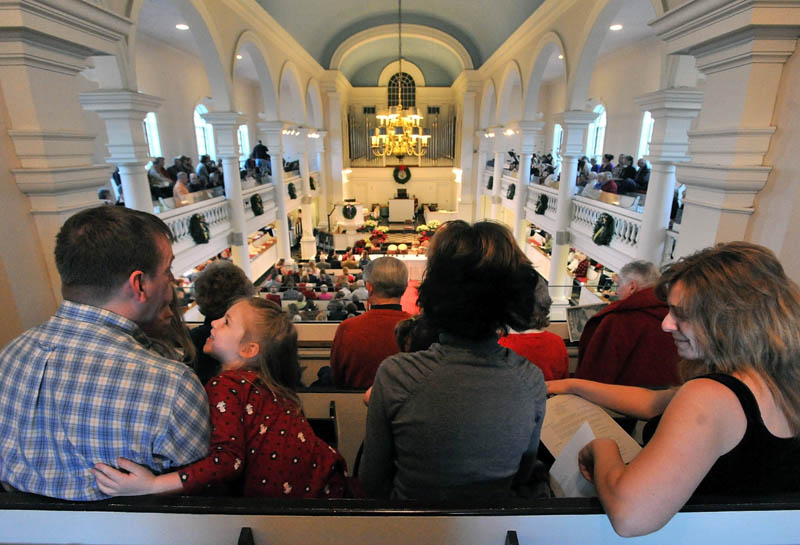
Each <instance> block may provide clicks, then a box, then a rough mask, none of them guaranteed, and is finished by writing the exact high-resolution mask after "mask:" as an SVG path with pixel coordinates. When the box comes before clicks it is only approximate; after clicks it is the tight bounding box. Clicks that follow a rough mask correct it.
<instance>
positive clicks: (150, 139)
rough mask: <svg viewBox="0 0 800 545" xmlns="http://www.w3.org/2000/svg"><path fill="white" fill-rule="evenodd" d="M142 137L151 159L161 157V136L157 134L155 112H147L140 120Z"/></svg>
mask: <svg viewBox="0 0 800 545" xmlns="http://www.w3.org/2000/svg"><path fill="white" fill-rule="evenodd" d="M142 128H143V129H144V139H145V141H146V142H147V151H148V153H149V154H150V158H151V159H155V158H156V157H161V138H160V136H159V134H158V121H157V120H156V113H155V112H147V115H146V116H145V117H144V121H142Z"/></svg>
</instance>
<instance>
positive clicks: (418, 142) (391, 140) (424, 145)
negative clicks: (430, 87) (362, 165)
mask: <svg viewBox="0 0 800 545" xmlns="http://www.w3.org/2000/svg"><path fill="white" fill-rule="evenodd" d="M402 2H403V0H397V60H398V69H397V105H396V106H391V107H390V108H389V109H388V110H381V111H380V112H378V114H377V115H376V116H375V117H376V118H377V119H378V123H379V125H378V127H376V128H375V134H374V135H373V136H372V139H371V140H372V153H373V154H375V156H376V157H386V156H389V155H394V156H395V157H398V158H403V157H405V156H406V155H409V156H413V157H422V156H423V155H425V153H426V152H427V151H428V140H429V139H430V137H431V135H430V131H429V130H428V129H423V128H422V127H421V126H420V122H421V121H422V116H421V115H420V114H419V111H418V110H417V108H416V107H414V106H411V107H409V108H405V109H404V108H403V84H404V80H405V78H404V77H403V37H402V31H403V9H402Z"/></svg>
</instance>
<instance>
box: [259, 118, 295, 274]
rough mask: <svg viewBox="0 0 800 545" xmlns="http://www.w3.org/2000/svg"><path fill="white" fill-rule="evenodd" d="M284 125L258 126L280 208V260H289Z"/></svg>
mask: <svg viewBox="0 0 800 545" xmlns="http://www.w3.org/2000/svg"><path fill="white" fill-rule="evenodd" d="M283 127H284V124H283V122H281V121H267V122H261V123H259V124H258V130H259V131H261V134H262V135H263V138H262V140H264V141H265V142H266V143H267V147H268V148H269V156H270V165H271V167H272V185H273V191H272V194H273V195H274V196H275V205H276V207H277V208H278V211H277V213H276V216H277V218H276V220H275V224H276V225H275V231H276V232H275V237H276V238H277V239H278V258H279V259H280V258H284V259H289V258H291V257H292V249H291V246H290V245H289V226H288V224H287V222H286V219H287V217H288V216H287V210H286V188H285V187H284V185H283V139H282V137H281V131H282V130H283Z"/></svg>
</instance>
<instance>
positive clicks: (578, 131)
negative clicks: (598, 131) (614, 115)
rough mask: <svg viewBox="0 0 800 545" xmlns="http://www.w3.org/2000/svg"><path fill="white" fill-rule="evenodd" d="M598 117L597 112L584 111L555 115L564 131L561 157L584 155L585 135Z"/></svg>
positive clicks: (556, 120)
mask: <svg viewBox="0 0 800 545" xmlns="http://www.w3.org/2000/svg"><path fill="white" fill-rule="evenodd" d="M597 116H598V114H597V112H586V111H583V110H570V111H567V112H561V113H557V114H555V116H554V119H555V122H556V123H559V124H561V127H562V129H563V130H564V138H563V141H562V143H561V149H562V150H563V151H562V152H561V156H562V157H563V158H567V157H573V156H575V157H580V156H581V155H583V154H584V152H585V149H584V142H583V137H584V134H585V133H586V129H587V128H588V127H589V125H590V124H591V123H592V122H593V121H594V120H595V119H597ZM562 174H563V173H562ZM562 178H563V176H562Z"/></svg>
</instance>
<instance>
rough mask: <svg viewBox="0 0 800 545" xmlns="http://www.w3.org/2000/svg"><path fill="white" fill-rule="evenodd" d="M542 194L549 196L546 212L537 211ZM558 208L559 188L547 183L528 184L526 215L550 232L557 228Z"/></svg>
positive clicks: (529, 219)
mask: <svg viewBox="0 0 800 545" xmlns="http://www.w3.org/2000/svg"><path fill="white" fill-rule="evenodd" d="M540 196H544V197H547V208H545V210H544V214H537V213H536V205H537V204H538V203H539V198H540ZM557 210H558V190H557V189H555V188H552V187H547V186H546V185H537V184H530V185H528V201H527V202H526V203H525V217H526V218H527V219H528V221H530V222H531V223H534V224H536V226H537V227H541V228H542V229H544V230H545V231H547V232H548V233H551V234H552V233H553V232H554V231H555V229H556V212H557Z"/></svg>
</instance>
